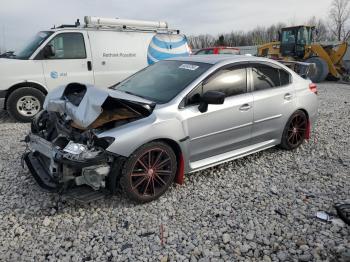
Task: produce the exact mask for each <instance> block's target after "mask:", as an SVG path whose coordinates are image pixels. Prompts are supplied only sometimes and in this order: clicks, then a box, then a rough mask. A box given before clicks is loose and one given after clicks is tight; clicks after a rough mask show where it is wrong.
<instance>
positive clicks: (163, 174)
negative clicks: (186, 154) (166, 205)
mask: <svg viewBox="0 0 350 262" xmlns="http://www.w3.org/2000/svg"><path fill="white" fill-rule="evenodd" d="M176 170H177V161H176V156H175V153H174V151H173V150H172V149H171V147H170V146H168V145H167V144H165V143H162V142H151V143H148V144H146V145H144V146H141V147H140V148H139V149H137V150H136V151H135V152H134V153H133V154H132V155H131V156H130V157H129V158H128V160H127V161H126V162H125V164H124V167H123V170H122V175H121V178H120V185H121V188H122V190H123V191H124V193H125V194H126V195H127V197H129V198H130V199H131V200H134V201H136V202H139V203H145V202H149V201H152V200H154V199H157V198H158V197H160V196H161V195H162V194H164V192H165V191H166V190H167V189H168V188H169V186H170V185H171V184H172V182H173V180H174V178H175V174H176Z"/></svg>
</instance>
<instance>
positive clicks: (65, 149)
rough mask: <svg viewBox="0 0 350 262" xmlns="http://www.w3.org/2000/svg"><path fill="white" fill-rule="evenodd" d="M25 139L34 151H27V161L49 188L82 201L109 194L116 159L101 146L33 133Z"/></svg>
mask: <svg viewBox="0 0 350 262" xmlns="http://www.w3.org/2000/svg"><path fill="white" fill-rule="evenodd" d="M26 142H27V143H28V144H29V148H30V149H31V152H29V153H25V154H24V156H23V158H24V161H25V163H26V165H27V166H28V169H29V171H30V172H31V174H32V175H33V177H34V178H35V180H36V182H37V183H38V184H39V186H40V187H42V188H43V189H45V190H46V191H50V192H59V193H64V194H67V196H69V195H71V196H72V198H74V199H76V200H78V201H79V202H90V201H93V200H97V199H100V198H101V197H102V196H104V195H105V194H106V192H107V190H105V188H106V181H107V180H108V179H107V177H108V175H109V174H110V172H111V164H110V163H112V162H113V159H112V158H111V157H110V156H108V155H107V154H106V152H105V151H104V150H103V149H102V148H97V147H90V148H88V147H87V146H86V145H83V144H79V143H74V142H72V141H69V142H68V143H66V144H65V145H63V146H58V145H57V144H55V143H54V142H53V143H51V142H49V141H47V140H45V139H43V138H42V137H40V136H37V135H33V134H31V135H29V136H27V137H26ZM73 189H74V190H73ZM78 195H80V197H78Z"/></svg>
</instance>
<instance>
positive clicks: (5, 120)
mask: <svg viewBox="0 0 350 262" xmlns="http://www.w3.org/2000/svg"><path fill="white" fill-rule="evenodd" d="M319 98H320V109H319V120H318V122H317V124H316V126H315V130H314V132H313V134H312V137H311V140H310V141H309V142H307V143H304V144H303V145H302V146H301V147H300V148H298V149H297V150H295V151H292V152H291V151H284V150H280V149H278V148H272V149H269V150H266V151H264V152H259V153H256V154H253V155H250V156H247V157H244V158H242V159H239V160H236V161H232V162H228V163H225V164H222V165H219V166H217V167H213V168H209V169H206V170H203V171H200V172H197V173H193V174H190V175H187V176H186V179H185V184H184V185H183V186H179V185H174V186H173V187H172V188H171V189H170V190H169V191H168V192H167V193H166V194H165V195H164V196H162V197H161V198H160V199H158V200H157V201H154V202H151V203H147V204H144V205H137V204H134V203H132V202H130V201H129V200H127V199H125V198H124V197H123V196H122V195H120V194H117V195H116V196H113V197H112V198H108V199H105V200H99V201H96V202H93V203H90V204H88V205H81V204H78V203H75V202H73V201H70V200H65V201H64V202H59V199H58V197H57V195H55V194H50V193H45V192H42V191H41V190H40V189H39V187H38V186H37V185H36V183H35V182H34V180H33V178H32V177H31V175H30V174H29V172H28V170H27V168H22V167H21V154H22V153H23V152H24V151H25V148H26V146H25V144H24V143H23V142H21V140H22V139H23V138H24V136H25V134H26V133H27V132H28V130H29V125H28V124H21V123H16V122H15V121H13V120H11V119H10V118H9V117H8V116H7V114H6V113H5V112H0V118H1V119H2V120H1V121H2V123H1V124H0V132H1V133H0V137H1V139H0V203H1V204H0V254H1V258H0V260H1V261H57V260H60V261H266V262H269V261H350V252H349V250H350V229H349V226H347V225H344V224H341V223H325V222H322V221H320V220H317V219H316V218H315V217H314V216H315V213H316V212H317V211H321V210H323V211H328V212H332V213H335V210H334V209H333V204H334V203H337V202H342V201H350V173H349V170H350V150H349V147H350V141H349V139H350V138H349V130H350V119H349V118H350V86H349V85H341V84H336V83H332V82H328V83H323V84H320V85H319Z"/></svg>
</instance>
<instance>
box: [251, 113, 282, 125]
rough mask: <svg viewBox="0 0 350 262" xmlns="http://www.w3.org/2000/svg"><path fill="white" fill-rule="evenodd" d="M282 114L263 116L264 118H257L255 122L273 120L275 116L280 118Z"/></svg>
mask: <svg viewBox="0 0 350 262" xmlns="http://www.w3.org/2000/svg"><path fill="white" fill-rule="evenodd" d="M281 116H282V114H278V115H274V116H269V117H266V118H262V119H259V120H255V121H254V124H255V123H261V122H264V121H268V120H272V119H275V118H280V117H281Z"/></svg>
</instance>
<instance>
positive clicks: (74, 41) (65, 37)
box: [48, 33, 86, 59]
mask: <svg viewBox="0 0 350 262" xmlns="http://www.w3.org/2000/svg"><path fill="white" fill-rule="evenodd" d="M49 44H50V45H52V46H53V47H54V49H55V55H54V56H52V57H50V58H48V59H84V58H86V50H85V43H84V37H83V35H82V34H81V33H62V34H59V35H57V36H55V38H54V39H52V40H51V41H50V42H49Z"/></svg>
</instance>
